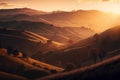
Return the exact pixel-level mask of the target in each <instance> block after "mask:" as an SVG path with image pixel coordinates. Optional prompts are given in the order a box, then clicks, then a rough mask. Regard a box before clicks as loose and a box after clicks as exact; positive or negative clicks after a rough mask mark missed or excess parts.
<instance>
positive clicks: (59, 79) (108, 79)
mask: <svg viewBox="0 0 120 80" xmlns="http://www.w3.org/2000/svg"><path fill="white" fill-rule="evenodd" d="M119 63H120V55H117V56H115V57H112V58H109V59H107V60H104V61H102V62H100V63H96V64H93V65H90V66H86V67H82V68H80V69H76V70H73V71H70V72H64V73H58V74H55V75H52V76H47V77H43V78H40V79H36V80H119V79H120V77H119V76H120V64H119Z"/></svg>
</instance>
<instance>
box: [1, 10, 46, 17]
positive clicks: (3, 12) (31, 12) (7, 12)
mask: <svg viewBox="0 0 120 80" xmlns="http://www.w3.org/2000/svg"><path fill="white" fill-rule="evenodd" d="M16 14H28V15H40V14H47V12H44V11H38V10H34V9H30V8H15V9H0V15H2V16H3V15H16Z"/></svg>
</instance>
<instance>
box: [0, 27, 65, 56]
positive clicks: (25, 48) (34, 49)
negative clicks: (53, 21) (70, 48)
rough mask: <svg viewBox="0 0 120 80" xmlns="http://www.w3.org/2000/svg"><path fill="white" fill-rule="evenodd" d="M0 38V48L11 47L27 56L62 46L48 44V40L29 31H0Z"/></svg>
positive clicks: (53, 43) (53, 42) (52, 42)
mask: <svg viewBox="0 0 120 80" xmlns="http://www.w3.org/2000/svg"><path fill="white" fill-rule="evenodd" d="M0 37H1V39H0V44H1V46H3V47H5V48H7V47H12V48H14V49H17V50H19V51H21V52H23V53H26V54H27V55H29V56H32V55H33V54H36V53H38V52H43V51H51V50H55V49H58V48H60V47H62V46H63V44H61V43H58V42H55V41H51V42H49V43H48V41H49V39H48V38H45V37H43V36H40V35H38V34H36V33H33V32H30V31H17V30H9V29H8V30H4V29H0ZM48 46H50V47H48Z"/></svg>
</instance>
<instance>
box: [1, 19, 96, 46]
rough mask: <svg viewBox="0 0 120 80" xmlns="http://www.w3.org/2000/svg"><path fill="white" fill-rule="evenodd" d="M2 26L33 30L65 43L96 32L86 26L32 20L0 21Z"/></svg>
mask: <svg viewBox="0 0 120 80" xmlns="http://www.w3.org/2000/svg"><path fill="white" fill-rule="evenodd" d="M0 27H6V28H8V29H9V28H12V29H17V30H27V31H31V32H34V33H37V34H39V35H41V36H44V37H46V38H48V39H51V40H54V41H57V42H60V43H63V44H66V43H68V41H70V40H72V41H73V43H75V42H77V41H79V40H82V39H85V38H87V37H90V36H92V35H93V34H94V33H95V32H94V31H93V30H91V29H89V28H85V27H57V26H54V25H52V24H48V23H43V22H31V21H8V22H0ZM73 39H74V40H73Z"/></svg>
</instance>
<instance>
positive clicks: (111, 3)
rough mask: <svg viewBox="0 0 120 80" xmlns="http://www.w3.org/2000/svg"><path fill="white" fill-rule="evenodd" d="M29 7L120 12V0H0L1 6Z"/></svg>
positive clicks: (51, 9)
mask: <svg viewBox="0 0 120 80" xmlns="http://www.w3.org/2000/svg"><path fill="white" fill-rule="evenodd" d="M22 7H28V8H32V9H37V10H42V11H55V10H63V11H71V10H78V9H84V10H91V9H94V10H102V11H108V12H115V13H120V0H0V8H1V9H5V8H22Z"/></svg>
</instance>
